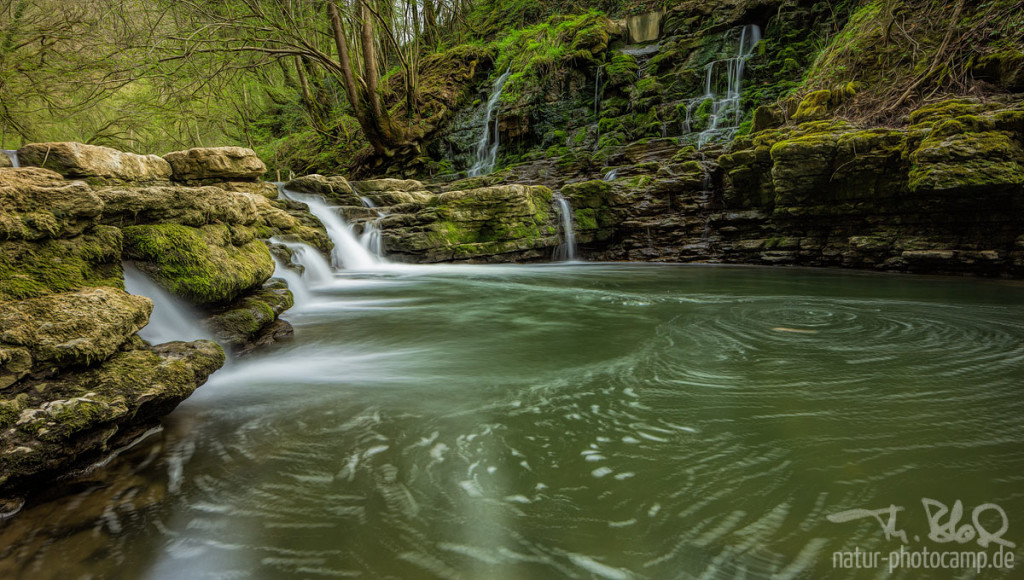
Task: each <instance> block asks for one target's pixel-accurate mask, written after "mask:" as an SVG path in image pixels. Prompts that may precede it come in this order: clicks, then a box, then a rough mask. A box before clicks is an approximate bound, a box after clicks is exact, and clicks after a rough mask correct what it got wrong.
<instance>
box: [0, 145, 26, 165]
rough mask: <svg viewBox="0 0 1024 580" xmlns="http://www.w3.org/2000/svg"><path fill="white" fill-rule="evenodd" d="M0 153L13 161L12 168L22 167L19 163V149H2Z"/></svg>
mask: <svg viewBox="0 0 1024 580" xmlns="http://www.w3.org/2000/svg"><path fill="white" fill-rule="evenodd" d="M0 153H3V154H5V155H7V158H8V159H10V160H11V167H21V164H20V163H18V150H17V149H0Z"/></svg>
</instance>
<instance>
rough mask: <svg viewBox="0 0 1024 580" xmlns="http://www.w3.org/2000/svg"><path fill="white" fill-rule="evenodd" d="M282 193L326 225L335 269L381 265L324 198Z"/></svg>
mask: <svg viewBox="0 0 1024 580" xmlns="http://www.w3.org/2000/svg"><path fill="white" fill-rule="evenodd" d="M281 193H282V195H284V196H285V197H286V198H288V199H291V200H293V201H297V202H300V203H304V204H306V205H307V206H308V207H309V213H311V214H313V215H314V216H316V217H317V219H319V220H320V223H322V224H324V228H326V229H327V235H328V237H330V238H331V241H332V242H334V251H333V252H331V264H332V265H333V266H334V267H336V268H345V269H346V270H372V269H373V268H374V267H376V266H378V265H379V264H380V260H378V259H377V258H376V257H375V256H374V255H372V254H370V253H369V252H368V251H366V248H364V247H363V245H362V244H360V243H359V240H358V239H356V236H355V234H353V233H352V230H351V229H350V228H349V227H348V224H347V223H345V220H344V218H342V217H341V215H339V214H338V212H337V211H336V210H335V209H334V208H332V207H330V206H328V205H327V204H326V203H325V202H324V200H323V198H321V197H317V196H313V195H304V194H300V193H296V192H294V191H289V190H287V189H283V188H282V189H281Z"/></svg>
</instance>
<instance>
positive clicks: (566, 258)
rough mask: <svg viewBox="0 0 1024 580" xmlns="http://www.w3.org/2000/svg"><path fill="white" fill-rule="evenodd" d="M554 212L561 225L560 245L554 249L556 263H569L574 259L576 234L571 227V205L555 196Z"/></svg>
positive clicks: (566, 200) (562, 198) (560, 197)
mask: <svg viewBox="0 0 1024 580" xmlns="http://www.w3.org/2000/svg"><path fill="white" fill-rule="evenodd" d="M555 210H556V211H557V212H558V217H559V219H560V220H561V225H562V244H561V245H560V246H558V247H557V248H555V255H554V259H555V261H556V262H571V261H573V260H575V259H576V232H575V231H574V230H573V227H572V205H570V204H569V200H568V199H565V198H564V197H562V196H561V195H556V196H555Z"/></svg>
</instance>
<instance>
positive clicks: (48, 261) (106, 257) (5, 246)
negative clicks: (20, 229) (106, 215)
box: [0, 226, 124, 300]
mask: <svg viewBox="0 0 1024 580" xmlns="http://www.w3.org/2000/svg"><path fill="white" fill-rule="evenodd" d="M83 286H114V287H118V288H121V287H123V286H124V281H123V278H122V277H121V232H120V230H118V229H117V228H114V227H109V226H96V227H95V228H94V229H93V230H92V231H91V232H90V233H88V234H85V235H81V236H77V237H74V238H68V239H53V240H43V241H37V242H29V241H7V242H2V243H0V300H19V299H25V298H33V297H37V296H44V295H46V294H51V293H55V292H68V291H71V290H77V289H78V288H81V287H83Z"/></svg>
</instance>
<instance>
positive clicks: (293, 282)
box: [273, 254, 313, 310]
mask: <svg viewBox="0 0 1024 580" xmlns="http://www.w3.org/2000/svg"><path fill="white" fill-rule="evenodd" d="M292 256H293V258H294V254H292ZM273 258H274V277H275V278H280V279H282V280H284V281H285V282H287V283H288V289H289V290H291V291H292V298H293V299H294V300H295V305H294V306H293V308H294V309H295V310H301V309H303V308H305V307H306V306H307V305H308V304H309V303H310V302H311V301H312V296H313V294H312V291H311V290H310V288H309V284H308V283H307V282H306V280H304V279H303V278H302V276H300V275H299V273H298V272H296V271H295V270H292V269H291V268H289V267H288V266H286V265H284V264H283V263H281V260H278V259H277V256H273Z"/></svg>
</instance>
